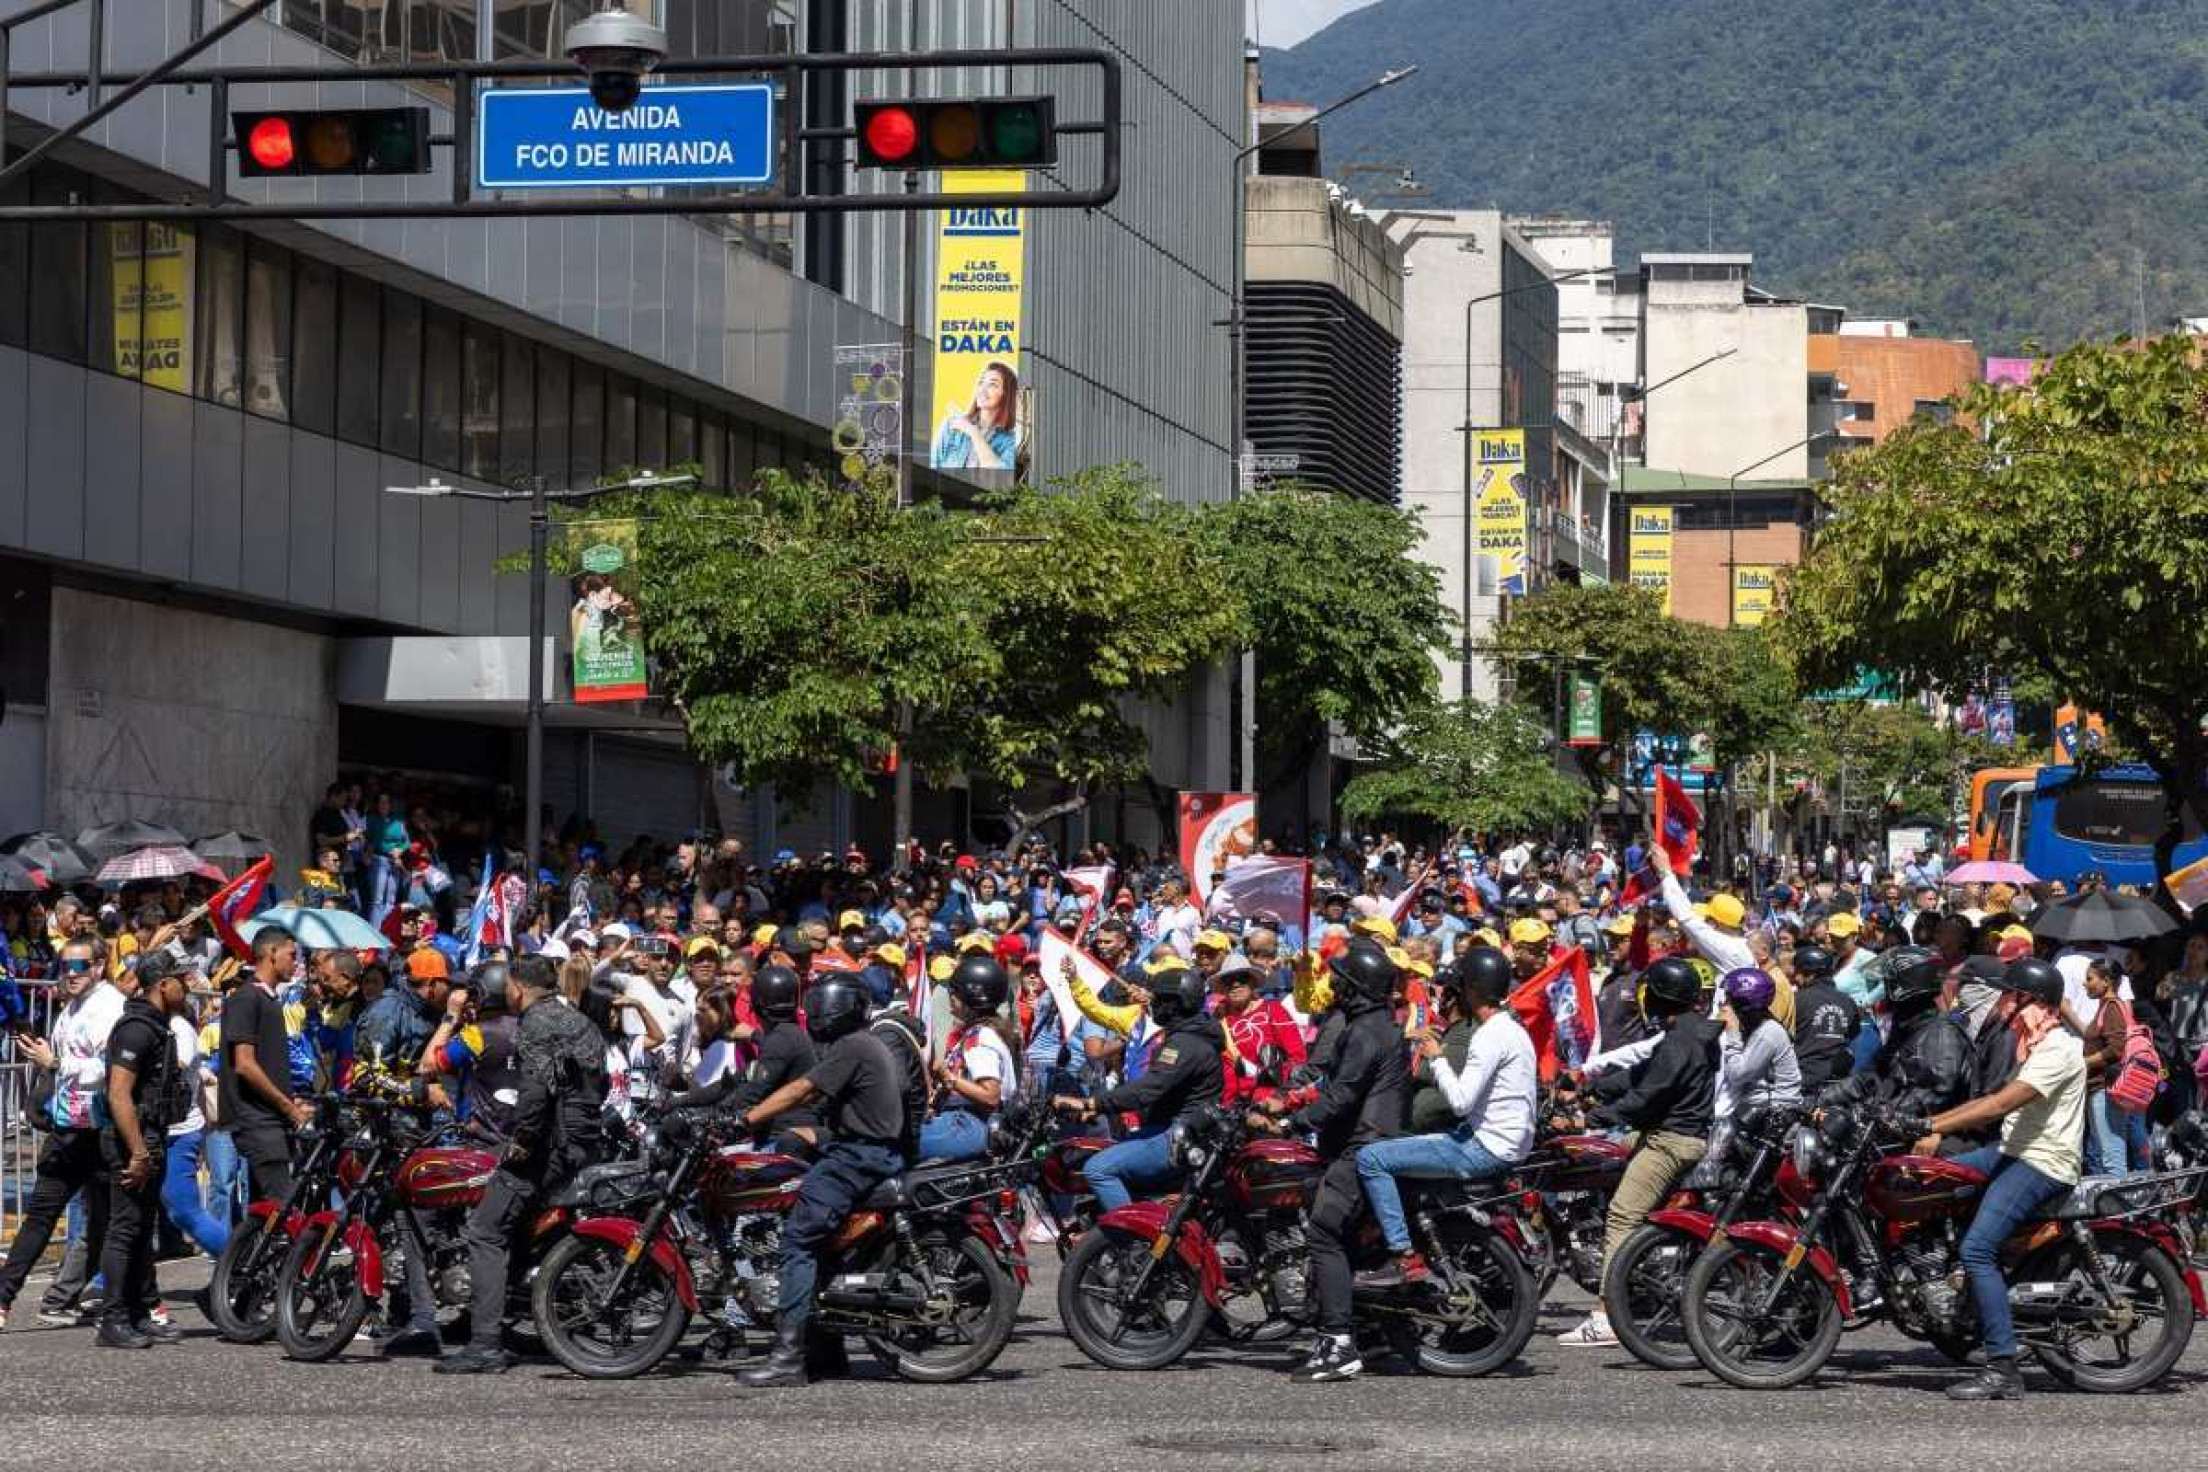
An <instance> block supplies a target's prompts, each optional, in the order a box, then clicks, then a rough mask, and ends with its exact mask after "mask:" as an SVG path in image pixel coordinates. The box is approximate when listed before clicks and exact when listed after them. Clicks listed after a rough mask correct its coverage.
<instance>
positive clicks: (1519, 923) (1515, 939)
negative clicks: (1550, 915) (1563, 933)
mask: <svg viewBox="0 0 2208 1472" xmlns="http://www.w3.org/2000/svg"><path fill="white" fill-rule="evenodd" d="M1553 933H1554V932H1552V931H1551V930H1550V929H1549V927H1548V923H1547V922H1546V921H1542V920H1534V919H1530V918H1529V919H1525V920H1513V921H1511V922H1510V943H1511V944H1512V945H1514V946H1537V945H1541V944H1543V943H1545V942H1546V941H1547V940H1548V938H1549V937H1550V935H1551V934H1553Z"/></svg>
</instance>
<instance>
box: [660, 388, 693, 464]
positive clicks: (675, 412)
mask: <svg viewBox="0 0 2208 1472" xmlns="http://www.w3.org/2000/svg"><path fill="white" fill-rule="evenodd" d="M697 458H698V406H697V405H696V404H693V403H691V402H690V401H689V400H688V399H685V398H683V397H681V396H680V395H673V394H671V395H669V396H668V399H667V463H668V464H669V465H693V464H695V463H697Z"/></svg>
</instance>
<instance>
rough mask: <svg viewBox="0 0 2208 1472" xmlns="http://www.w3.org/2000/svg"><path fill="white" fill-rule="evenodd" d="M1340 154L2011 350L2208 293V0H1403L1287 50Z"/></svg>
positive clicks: (1626, 256) (1273, 80)
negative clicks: (1714, 258)
mask: <svg viewBox="0 0 2208 1472" xmlns="http://www.w3.org/2000/svg"><path fill="white" fill-rule="evenodd" d="M1408 62H1416V63H1418V64H1419V67H1420V71H1419V73H1418V75H1417V76H1415V77H1412V78H1410V79H1409V80H1407V81H1405V82H1403V83H1402V84H1401V85H1399V86H1395V87H1391V88H1389V89H1387V90H1386V91H1384V92H1381V93H1378V94H1376V95H1375V96H1372V97H1369V98H1366V99H1365V100H1363V101H1361V102H1359V103H1357V104H1356V105H1354V106H1353V107H1350V108H1347V109H1345V110H1343V111H1342V112H1340V113H1338V114H1336V115H1335V116H1334V117H1331V118H1329V119H1327V121H1326V123H1325V124H1324V128H1325V154H1326V160H1327V163H1328V166H1329V168H1330V169H1339V168H1340V167H1341V166H1342V165H1345V164H1348V163H1353V162H1386V163H1389V164H1395V163H1408V164H1410V165H1411V166H1412V167H1413V168H1414V169H1415V170H1416V172H1417V174H1418V176H1419V178H1420V179H1422V180H1423V181H1424V182H1425V183H1427V184H1428V185H1429V186H1431V188H1432V190H1433V195H1432V203H1434V204H1435V205H1437V206H1462V207H1476V206H1490V205H1492V206H1500V207H1501V208H1503V209H1506V210H1509V211H1512V212H1515V213H1522V214H1536V213H1564V214H1572V215H1582V214H1583V215H1588V216H1592V217H1596V218H1601V219H1606V220H1609V221H1611V222H1613V224H1614V225H1615V226H1616V228H1617V233H1618V247H1619V251H1618V260H1619V261H1620V262H1621V263H1627V262H1630V261H1631V260H1632V259H1633V258H1634V256H1635V255H1636V254H1637V253H1639V252H1641V251H1645V250H1701V249H1704V248H1707V247H1710V246H1714V247H1715V248H1716V249H1719V250H1750V251H1753V252H1754V253H1755V256H1756V267H1755V277H1756V280H1757V281H1758V282H1759V283H1760V284H1761V285H1763V286H1764V287H1766V288H1769V289H1772V290H1776V291H1781V292H1786V293H1789V294H1797V295H1802V296H1806V297H1809V298H1810V299H1812V300H1815V301H1829V302H1837V303H1840V304H1842V305H1844V306H1846V307H1847V308H1848V309H1849V311H1850V312H1851V313H1852V314H1854V315H1856V316H1872V317H1885V316H1893V317H1900V316H1909V317H1915V318H1917V319H1918V321H1919V322H1920V323H1921V324H1922V330H1924V331H1927V332H1934V333H1939V334H1942V335H1948V336H1956V337H1969V338H1972V339H1974V340H1975V341H1976V342H1977V343H1978V345H1979V347H1980V348H1981V349H1982V350H1984V351H1986V352H1989V353H2000V352H2013V351H2016V350H2018V349H2019V348H2021V347H2022V346H2023V345H2024V344H2025V343H2026V342H2027V341H2032V342H2037V343H2039V344H2041V345H2043V346H2047V347H2059V346H2061V345H2063V344H2066V343H2069V342H2071V341H2074V340H2076V339H2078V338H2080V337H2086V336H2093V335H2101V336H2106V335H2109V334H2112V333H2116V332H2128V331H2134V330H2136V328H2137V326H2138V325H2139V323H2140V322H2142V321H2143V322H2144V324H2145V325H2146V327H2147V328H2148V330H2150V331H2155V330H2160V329H2161V328H2163V327H2165V326H2167V325H2168V322H2169V319H2170V318H2171V317H2173V316H2176V315H2179V314H2184V315H2194V314H2199V313H2208V0H2095V3H2092V4H2086V3H2080V0H1941V3H1940V4H1937V5H1925V4H1923V3H1921V0H1850V3H1847V4H1834V3H1832V0H1381V3H1379V4H1377V5H1374V6H1372V7H1371V8H1370V9H1367V10H1360V11H1357V12H1355V13H1353V14H1350V15H1348V16H1345V17H1344V18H1342V19H1341V20H1339V21H1336V22H1335V23H1334V24H1333V25H1331V26H1328V27H1327V28H1326V29H1325V30H1323V31H1320V32H1319V33H1318V34H1317V35H1314V36H1312V37H1310V38H1309V39H1308V40H1306V41H1304V42H1303V43H1302V44H1301V45H1298V46H1295V47H1293V48H1290V49H1288V50H1283V51H1270V52H1268V53H1267V54H1266V56H1265V59H1264V77H1265V94H1266V96H1267V97H1269V98H1273V99H1296V100H1302V101H1308V102H1316V103H1319V104H1322V105H1323V104H1325V103H1327V102H1330V101H1332V100H1334V99H1335V98H1337V97H1340V96H1343V95H1345V94H1346V93H1348V92H1351V91H1353V90H1355V89H1356V88H1357V87H1359V86H1361V85H1363V84H1364V83H1365V82H1367V81H1369V80H1371V79H1372V78H1373V77H1375V76H1377V75H1378V74H1379V73H1380V72H1381V71H1382V70H1384V69H1386V68H1388V67H1391V66H1400V65H1403V64H1405V63H1408Z"/></svg>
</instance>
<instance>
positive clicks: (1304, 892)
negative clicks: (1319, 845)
mask: <svg viewBox="0 0 2208 1472" xmlns="http://www.w3.org/2000/svg"><path fill="white" fill-rule="evenodd" d="M1204 913H1205V915H1206V917H1207V918H1209V919H1214V920H1242V921H1251V920H1255V919H1256V918H1257V917H1258V916H1260V915H1270V916H1272V917H1273V918H1274V919H1276V920H1279V921H1280V922H1282V923H1283V924H1288V925H1300V924H1301V923H1302V922H1303V918H1304V917H1305V916H1307V915H1309V914H1310V913H1311V861H1310V860H1309V859H1286V858H1275V857H1273V856H1271V855H1262V856H1252V857H1250V858H1246V859H1236V860H1235V861H1234V862H1233V863H1231V864H1229V865H1227V872H1226V873H1225V874H1224V875H1222V876H1221V877H1220V880H1219V882H1218V883H1217V884H1216V885H1214V886H1212V891H1211V899H1210V901H1209V902H1208V903H1207V904H1206V905H1205V907H1204Z"/></svg>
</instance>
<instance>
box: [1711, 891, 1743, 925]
mask: <svg viewBox="0 0 2208 1472" xmlns="http://www.w3.org/2000/svg"><path fill="white" fill-rule="evenodd" d="M1709 916H1710V919H1711V921H1712V922H1713V923H1715V924H1718V925H1730V926H1733V927H1735V928H1736V929H1737V928H1738V927H1739V925H1740V922H1741V921H1743V920H1745V919H1747V918H1748V909H1747V907H1746V906H1745V905H1743V904H1741V902H1740V897H1739V896H1738V895H1730V894H1713V895H1711V896H1710V904H1709Z"/></svg>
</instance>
